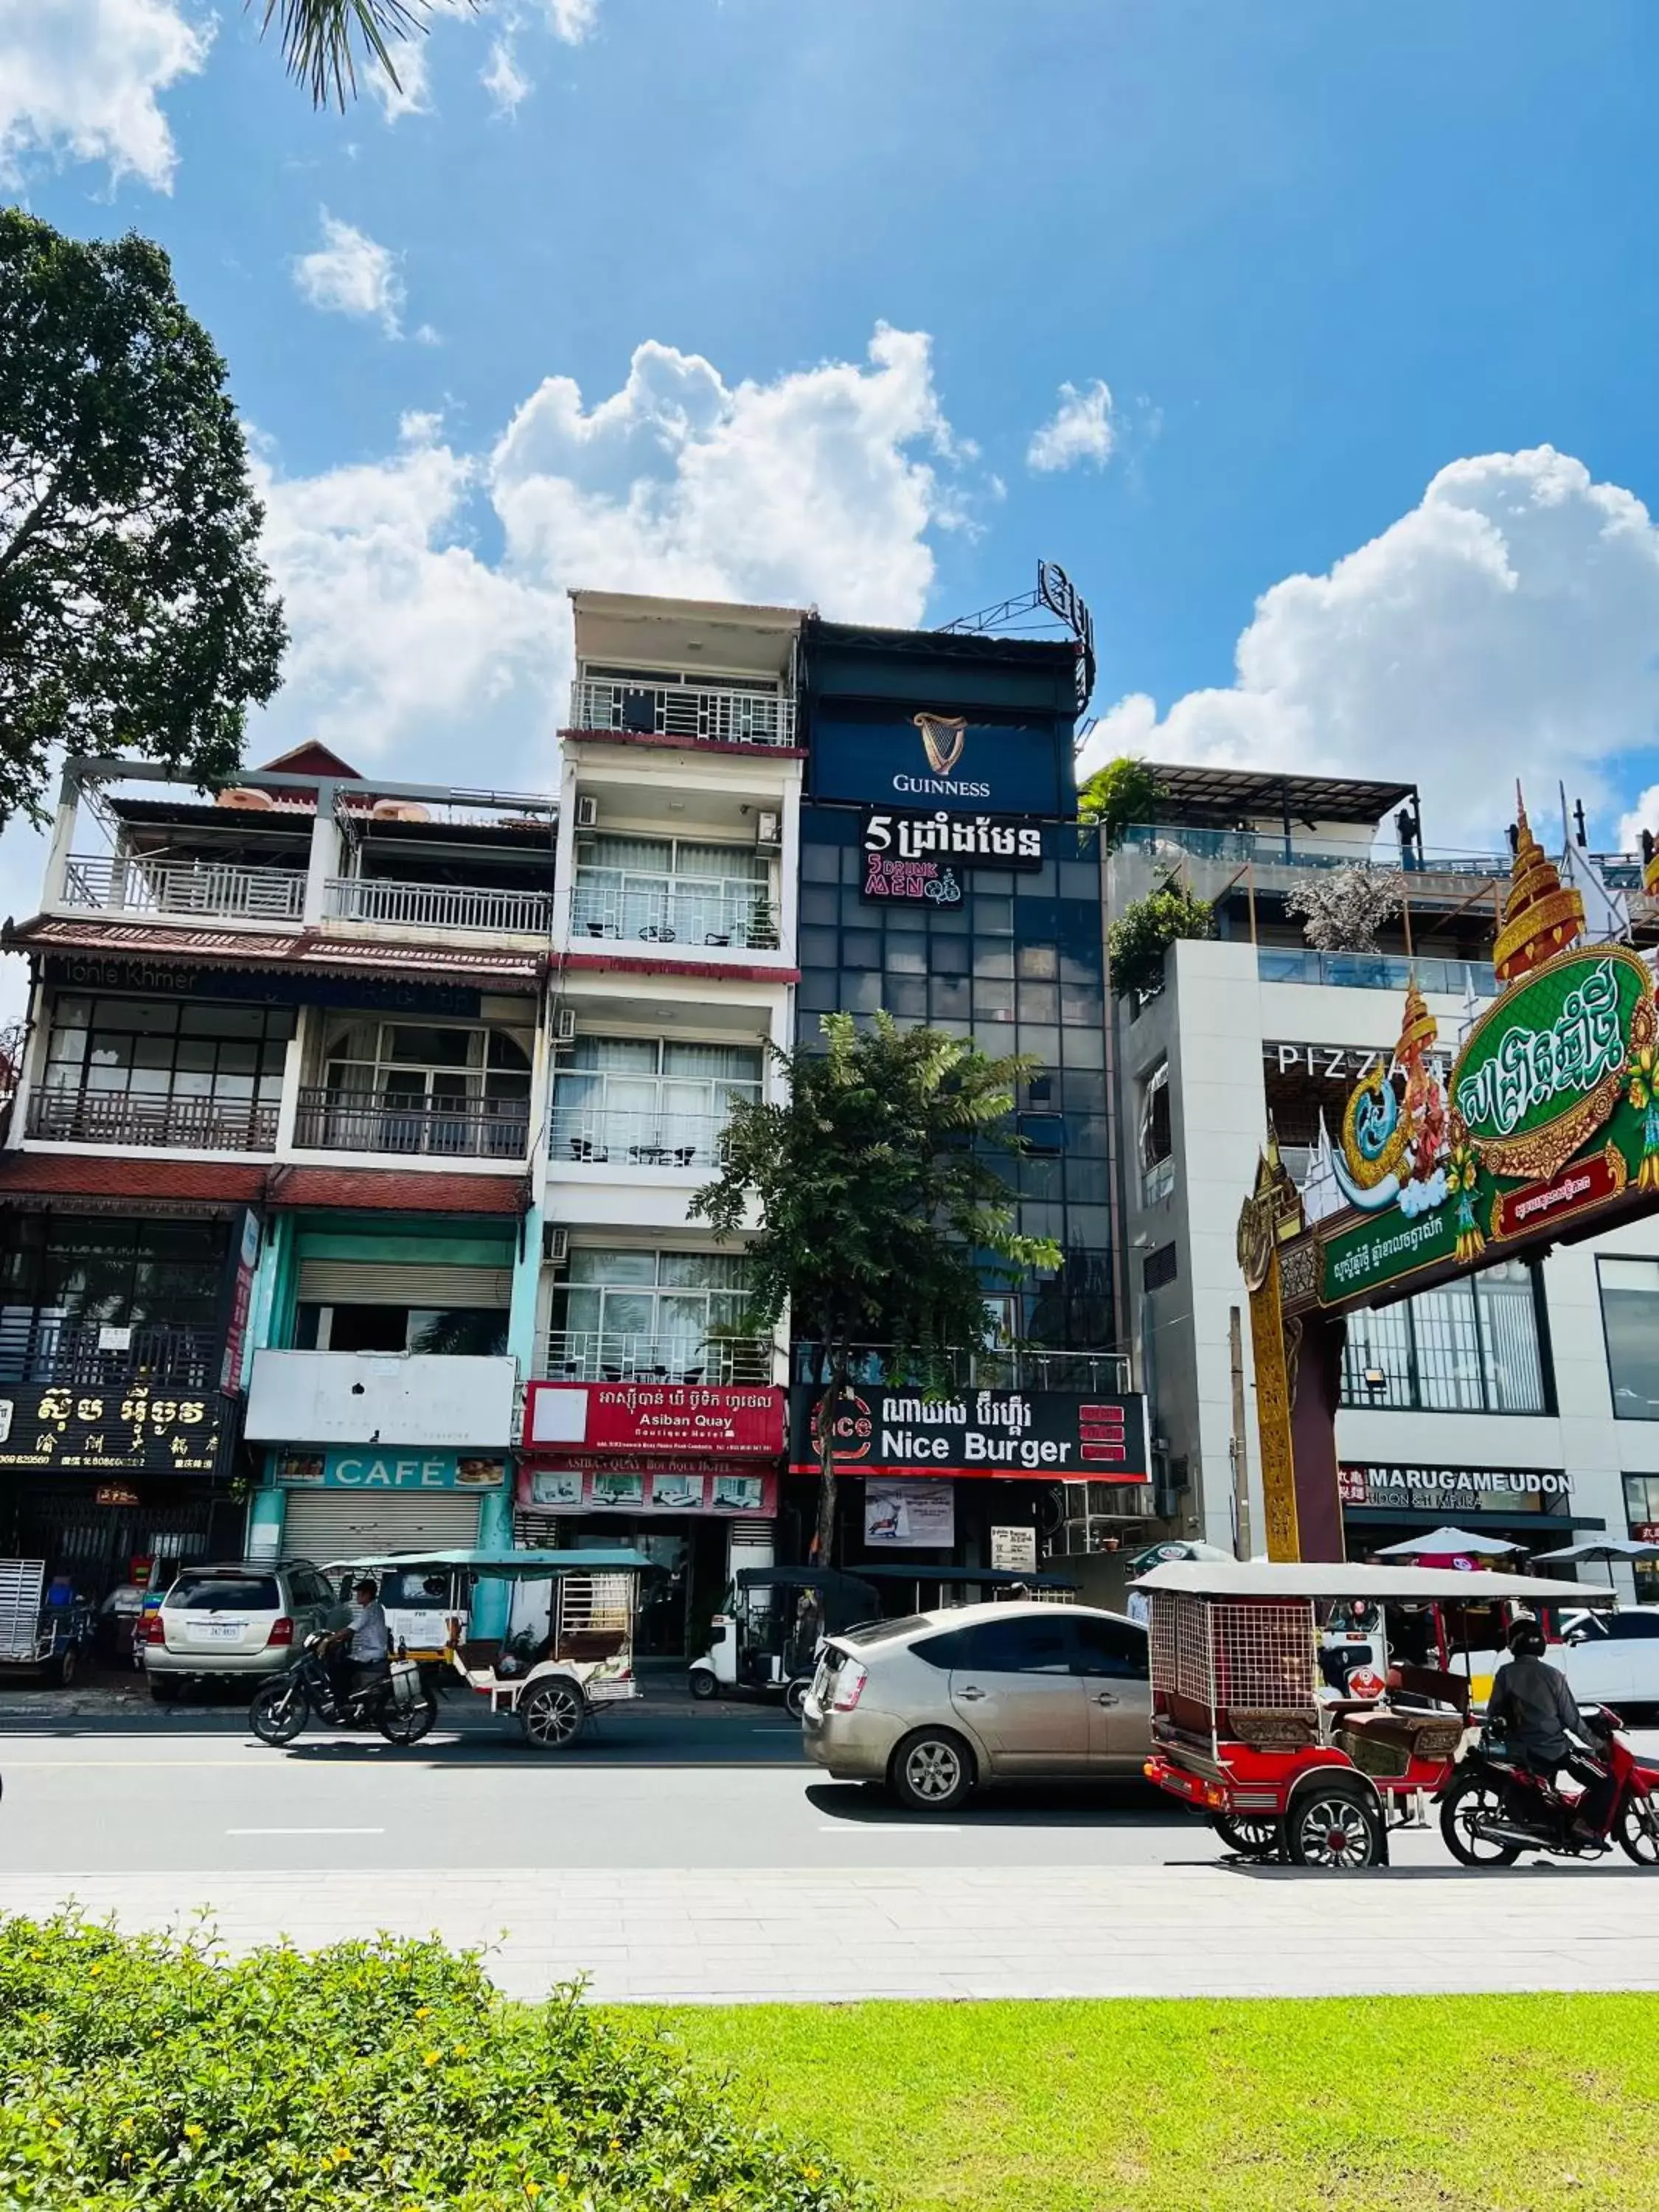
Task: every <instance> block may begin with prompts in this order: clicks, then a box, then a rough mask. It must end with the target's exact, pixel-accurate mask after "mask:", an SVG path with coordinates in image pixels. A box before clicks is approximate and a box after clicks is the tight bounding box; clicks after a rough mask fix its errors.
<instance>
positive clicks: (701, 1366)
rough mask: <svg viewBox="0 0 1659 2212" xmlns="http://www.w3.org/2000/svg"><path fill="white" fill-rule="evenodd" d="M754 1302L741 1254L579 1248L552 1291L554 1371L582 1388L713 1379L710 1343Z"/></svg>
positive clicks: (715, 1357)
mask: <svg viewBox="0 0 1659 2212" xmlns="http://www.w3.org/2000/svg"><path fill="white" fill-rule="evenodd" d="M746 1304H747V1267H746V1264H745V1262H744V1257H743V1255H742V1254H741V1253H731V1252H621V1251H603V1250H596V1249H584V1248H582V1247H580V1246H579V1247H578V1248H577V1249H575V1250H574V1251H573V1252H572V1253H571V1255H570V1265H569V1269H568V1273H567V1274H566V1276H565V1277H564V1279H562V1281H561V1282H560V1284H559V1285H558V1287H557V1289H556V1291H555V1292H554V1297H553V1315H552V1334H551V1336H550V1340H549V1346H548V1362H547V1371H548V1373H549V1374H550V1375H551V1376H557V1375H559V1374H561V1373H567V1374H571V1375H574V1376H578V1377H579V1378H580V1379H584V1380H606V1379H611V1380H626V1379H631V1378H633V1377H635V1376H661V1377H665V1378H666V1379H671V1380H672V1381H675V1382H691V1381H698V1382H701V1381H703V1380H705V1379H708V1380H711V1381H712V1380H714V1379H716V1377H717V1376H718V1375H719V1374H720V1360H721V1356H722V1355H721V1352H720V1347H719V1346H717V1345H715V1344H713V1343H711V1339H714V1338H717V1337H718V1336H719V1335H720V1334H721V1332H723V1331H725V1332H729V1331H731V1330H732V1329H735V1328H737V1327H738V1324H739V1323H740V1322H741V1320H742V1317H743V1313H744V1307H745V1305H746Z"/></svg>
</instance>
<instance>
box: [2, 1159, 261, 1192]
mask: <svg viewBox="0 0 1659 2212" xmlns="http://www.w3.org/2000/svg"><path fill="white" fill-rule="evenodd" d="M264 1183H265V1170H264V1167H263V1166H258V1165H252V1164H247V1163H245V1162H243V1161H240V1160H146V1159H141V1158H134V1157H133V1156H132V1155H131V1153H119V1154H117V1153H113V1152H107V1153H103V1152H0V1196H3V1195H4V1194H7V1193H15V1194H17V1195H19V1196H21V1195H24V1194H37V1195H40V1196H47V1197H79V1198H132V1199H149V1198H168V1199H200V1200H203V1201H204V1203H222V1202H223V1201H224V1200H257V1199H258V1198H259V1197H260V1196H261V1195H262V1194H263V1193H264Z"/></svg>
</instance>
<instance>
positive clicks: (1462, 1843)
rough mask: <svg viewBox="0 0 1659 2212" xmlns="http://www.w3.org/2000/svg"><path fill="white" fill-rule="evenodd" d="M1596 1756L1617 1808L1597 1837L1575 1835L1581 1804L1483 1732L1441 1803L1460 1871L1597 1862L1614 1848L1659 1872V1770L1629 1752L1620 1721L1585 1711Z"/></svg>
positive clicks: (1602, 1711)
mask: <svg viewBox="0 0 1659 2212" xmlns="http://www.w3.org/2000/svg"><path fill="white" fill-rule="evenodd" d="M1581 1711H1582V1713H1583V1732H1584V1735H1585V1737H1586V1739H1587V1741H1589V1744H1590V1748H1591V1750H1592V1752H1593V1753H1594V1755H1595V1758H1596V1759H1598V1760H1599V1761H1600V1762H1601V1765H1604V1766H1605V1767H1606V1768H1607V1771H1608V1772H1609V1774H1611V1775H1612V1777H1613V1780H1614V1782H1615V1783H1616V1784H1617V1789H1616V1791H1615V1793H1614V1796H1613V1803H1612V1808H1611V1810H1610V1812H1609V1814H1608V1815H1607V1820H1606V1822H1605V1824H1604V1825H1603V1826H1602V1827H1601V1829H1600V1830H1599V1831H1598V1832H1597V1833H1596V1834H1595V1835H1594V1836H1584V1835H1581V1834H1578V1833H1576V1832H1575V1822H1576V1820H1577V1813H1578V1806H1579V1802H1580V1801H1579V1799H1578V1797H1577V1796H1564V1795H1563V1793H1562V1792H1561V1791H1560V1790H1558V1789H1557V1788H1556V1787H1555V1785H1554V1784H1553V1782H1548V1781H1546V1780H1545V1778H1543V1777H1542V1776H1541V1775H1540V1774H1537V1773H1535V1772H1534V1771H1533V1770H1532V1769H1531V1768H1530V1767H1528V1766H1526V1765H1522V1763H1521V1761H1520V1760H1519V1759H1514V1758H1511V1757H1510V1755H1509V1753H1507V1751H1506V1750H1505V1749H1504V1746H1503V1744H1502V1742H1501V1741H1500V1740H1498V1739H1497V1738H1494V1737H1492V1735H1489V1734H1487V1733H1486V1731H1484V1730H1483V1731H1482V1733H1481V1735H1480V1741H1479V1742H1478V1743H1476V1744H1474V1745H1472V1746H1471V1747H1470V1748H1469V1749H1468V1751H1467V1752H1466V1753H1464V1755H1463V1756H1462V1759H1460V1760H1459V1761H1458V1763H1457V1764H1456V1765H1455V1766H1454V1767H1453V1769H1452V1771H1451V1773H1450V1775H1449V1778H1447V1781H1446V1783H1445V1784H1444V1786H1443V1788H1442V1789H1441V1790H1439V1792H1438V1793H1437V1795H1438V1796H1439V1799H1440V1833H1441V1836H1442V1838H1443V1841H1444V1843H1445V1845H1446V1848H1447V1850H1449V1851H1450V1853H1451V1855H1452V1857H1454V1858H1455V1859H1458V1860H1461V1861H1462V1863H1463V1865H1465V1866H1472V1867H1482V1866H1513V1865H1514V1864H1515V1862H1516V1859H1518V1858H1519V1857H1520V1856H1521V1854H1522V1851H1546V1852H1547V1853H1548V1854H1549V1855H1550V1856H1551V1857H1554V1858H1600V1857H1602V1856H1603V1854H1604V1853H1606V1852H1607V1851H1608V1850H1611V1849H1612V1847H1613V1844H1615V1843H1616V1844H1618V1846H1619V1848H1620V1850H1621V1851H1623V1852H1624V1854H1625V1856H1626V1858H1629V1859H1633V1860H1634V1861H1635V1863H1636V1864H1637V1865H1638V1866H1644V1867H1656V1866H1659V1769H1656V1768H1654V1767H1650V1766H1644V1765H1643V1764H1642V1763H1641V1761H1640V1760H1639V1759H1638V1758H1637V1756H1636V1754H1635V1753H1634V1752H1633V1751H1632V1749H1631V1747H1630V1744H1629V1742H1628V1741H1626V1737H1625V1736H1624V1735H1623V1733H1622V1730H1623V1728H1624V1723H1623V1722H1622V1721H1621V1720H1620V1717H1619V1715H1618V1714H1617V1713H1615V1712H1613V1711H1611V1710H1610V1709H1609V1708H1608V1707H1607V1706H1605V1705H1596V1706H1594V1707H1588V1708H1581Z"/></svg>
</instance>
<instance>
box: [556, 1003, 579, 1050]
mask: <svg viewBox="0 0 1659 2212" xmlns="http://www.w3.org/2000/svg"><path fill="white" fill-rule="evenodd" d="M575 1037H576V1009H575V1008H574V1006H561V1007H560V1008H559V1010H558V1012H557V1013H556V1014H555V1016H554V1017H553V1042H554V1043H555V1044H574V1042H575Z"/></svg>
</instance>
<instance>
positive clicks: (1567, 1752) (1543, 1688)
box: [1486, 1613, 1618, 1843]
mask: <svg viewBox="0 0 1659 2212" xmlns="http://www.w3.org/2000/svg"><path fill="white" fill-rule="evenodd" d="M1508 1644H1509V1650H1510V1656H1509V1658H1508V1659H1507V1661H1506V1662H1504V1665H1503V1666H1501V1667H1500V1668H1498V1672H1497V1674H1495V1675H1493V1677H1492V1695H1491V1697H1490V1698H1489V1699H1487V1700H1486V1725H1487V1727H1488V1728H1490V1729H1498V1730H1500V1731H1501V1732H1502V1733H1503V1735H1504V1737H1505V1739H1506V1741H1508V1742H1509V1744H1510V1747H1511V1748H1512V1749H1513V1750H1514V1752H1515V1753H1516V1756H1517V1758H1518V1759H1519V1761H1520V1763H1521V1764H1522V1765H1524V1766H1527V1767H1529V1768H1530V1769H1531V1771H1533V1772H1534V1774H1536V1775H1539V1776H1540V1777H1541V1778H1542V1779H1543V1780H1544V1781H1545V1782H1547V1783H1550V1784H1553V1783H1554V1780H1555V1778H1556V1776H1557V1775H1558V1774H1559V1773H1561V1772H1563V1771H1565V1772H1566V1773H1568V1774H1570V1775H1571V1777H1572V1778H1573V1780H1574V1781H1575V1782H1577V1783H1580V1784H1582V1785H1583V1793H1584V1794H1583V1796H1582V1797H1581V1798H1580V1799H1579V1801H1578V1803H1577V1806H1576V1807H1575V1808H1574V1811H1573V1818H1572V1823H1571V1834H1572V1838H1573V1840H1574V1841H1575V1842H1577V1843H1592V1842H1595V1843H1599V1842H1600V1841H1601V1835H1602V1831H1603V1829H1604V1828H1605V1827H1606V1826H1607V1816H1608V1814H1610V1813H1611V1811H1612V1809H1613V1796H1614V1794H1615V1792H1616V1790H1617V1789H1618V1784H1617V1783H1616V1782H1615V1781H1614V1779H1613V1776H1612V1775H1611V1774H1609V1773H1608V1771H1607V1769H1606V1767H1604V1766H1602V1765H1601V1764H1600V1762H1599V1761H1598V1760H1597V1759H1595V1758H1594V1757H1593V1756H1592V1755H1591V1753H1590V1752H1589V1749H1588V1747H1586V1746H1585V1745H1584V1743H1583V1741H1581V1739H1580V1736H1579V1730H1580V1729H1581V1728H1582V1727H1583V1723H1582V1722H1581V1720H1580V1719H1579V1716H1578V1700H1577V1699H1576V1698H1575V1697H1574V1696H1573V1694H1572V1691H1571V1687H1570V1686H1569V1685H1568V1682H1567V1678H1566V1676H1565V1674H1563V1673H1562V1672H1561V1670H1560V1668H1559V1667H1552V1666H1549V1665H1548V1664H1547V1662H1546V1661H1545V1658H1544V1634H1543V1631H1542V1630H1541V1628H1540V1627H1539V1626H1538V1623H1537V1622H1536V1621H1535V1620H1533V1619H1532V1618H1531V1617H1530V1616H1529V1615H1528V1614H1524V1613H1523V1614H1522V1617H1521V1618H1520V1620H1516V1622H1515V1623H1514V1624H1513V1625H1512V1626H1511V1627H1510V1632H1509V1637H1508Z"/></svg>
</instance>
